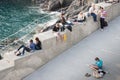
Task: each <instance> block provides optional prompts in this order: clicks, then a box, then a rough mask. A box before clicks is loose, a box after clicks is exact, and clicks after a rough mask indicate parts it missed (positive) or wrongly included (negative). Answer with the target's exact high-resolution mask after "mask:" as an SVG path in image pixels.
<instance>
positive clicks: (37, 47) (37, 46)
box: [35, 37, 42, 50]
mask: <svg viewBox="0 0 120 80" xmlns="http://www.w3.org/2000/svg"><path fill="white" fill-rule="evenodd" d="M35 41H36V42H35V49H36V50H41V49H42V46H41V41H40V40H39V38H38V37H36V38H35Z"/></svg>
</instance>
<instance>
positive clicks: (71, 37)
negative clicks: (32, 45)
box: [0, 3, 120, 80]
mask: <svg viewBox="0 0 120 80" xmlns="http://www.w3.org/2000/svg"><path fill="white" fill-rule="evenodd" d="M97 5H99V6H103V7H104V8H105V9H106V11H107V12H108V17H107V21H111V20H113V19H114V18H116V17H118V16H120V10H119V9H120V3H117V4H113V5H111V4H109V3H100V4H97ZM98 28H99V22H98V23H95V22H93V19H92V18H91V17H89V18H88V20H87V22H86V23H85V24H76V25H74V26H73V31H72V32H69V31H68V30H66V31H65V34H66V35H67V40H66V41H63V42H61V41H59V42H56V38H55V36H54V35H53V33H52V31H47V32H44V33H40V34H37V35H35V36H34V37H36V36H37V37H39V38H40V40H41V41H42V48H43V50H40V51H35V52H33V53H26V55H25V56H20V57H17V56H15V55H14V52H8V53H6V55H5V56H4V59H3V60H2V61H0V63H1V66H0V68H1V69H0V80H21V79H22V78H24V77H26V76H27V75H29V74H30V73H32V72H33V71H35V70H37V69H38V68H40V67H41V66H42V65H44V64H46V63H47V62H48V61H50V60H51V59H53V58H54V57H56V56H57V55H59V54H61V53H62V52H64V51H65V50H67V49H69V48H70V47H72V46H73V45H75V44H77V43H78V42H79V41H81V40H82V39H84V38H85V37H87V36H89V35H90V34H91V33H92V32H94V31H96V30H97V29H98Z"/></svg>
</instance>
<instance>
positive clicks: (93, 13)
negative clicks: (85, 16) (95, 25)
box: [89, 4, 97, 22]
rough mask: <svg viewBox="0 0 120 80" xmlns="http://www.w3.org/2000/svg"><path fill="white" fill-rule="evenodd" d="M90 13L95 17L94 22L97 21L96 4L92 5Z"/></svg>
mask: <svg viewBox="0 0 120 80" xmlns="http://www.w3.org/2000/svg"><path fill="white" fill-rule="evenodd" d="M89 14H90V15H91V16H92V17H93V20H94V22H97V15H96V14H95V4H92V6H91V7H90V9H89Z"/></svg>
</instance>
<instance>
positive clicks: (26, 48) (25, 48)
mask: <svg viewBox="0 0 120 80" xmlns="http://www.w3.org/2000/svg"><path fill="white" fill-rule="evenodd" d="M21 48H23V51H22V53H21V54H23V55H24V53H25V51H27V52H29V51H30V48H28V47H26V46H24V45H21V46H20V47H19V48H18V51H19V50H20V49H21Z"/></svg>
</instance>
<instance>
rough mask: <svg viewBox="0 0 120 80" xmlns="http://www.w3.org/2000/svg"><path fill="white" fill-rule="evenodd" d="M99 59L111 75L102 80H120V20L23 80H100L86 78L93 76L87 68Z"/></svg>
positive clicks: (116, 20) (112, 22)
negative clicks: (88, 75) (87, 74)
mask: <svg viewBox="0 0 120 80" xmlns="http://www.w3.org/2000/svg"><path fill="white" fill-rule="evenodd" d="M95 57H99V58H101V59H102V60H103V61H104V66H103V68H104V69H105V70H106V71H109V72H110V73H109V74H106V75H105V76H104V78H101V79H99V80H120V16H119V17H118V18H116V19H115V20H113V21H111V22H110V23H109V26H108V27H106V28H105V29H104V31H100V30H97V31H96V32H94V33H93V34H91V35H90V36H89V37H87V38H85V39H84V40H82V41H81V42H79V43H78V44H77V45H75V46H73V47H72V48H70V49H69V50H67V51H65V52H64V53H62V54H61V55H59V56H58V57H56V58H54V59H53V60H51V61H50V62H48V63H47V64H45V65H44V66H43V67H42V68H40V69H38V70H37V71H36V72H34V73H32V74H31V75H29V76H27V77H26V78H24V79H23V80H98V79H95V78H94V77H92V76H91V77H85V74H86V73H90V74H92V71H91V69H90V68H89V67H88V66H87V65H88V64H93V63H94V58H95Z"/></svg>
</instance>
